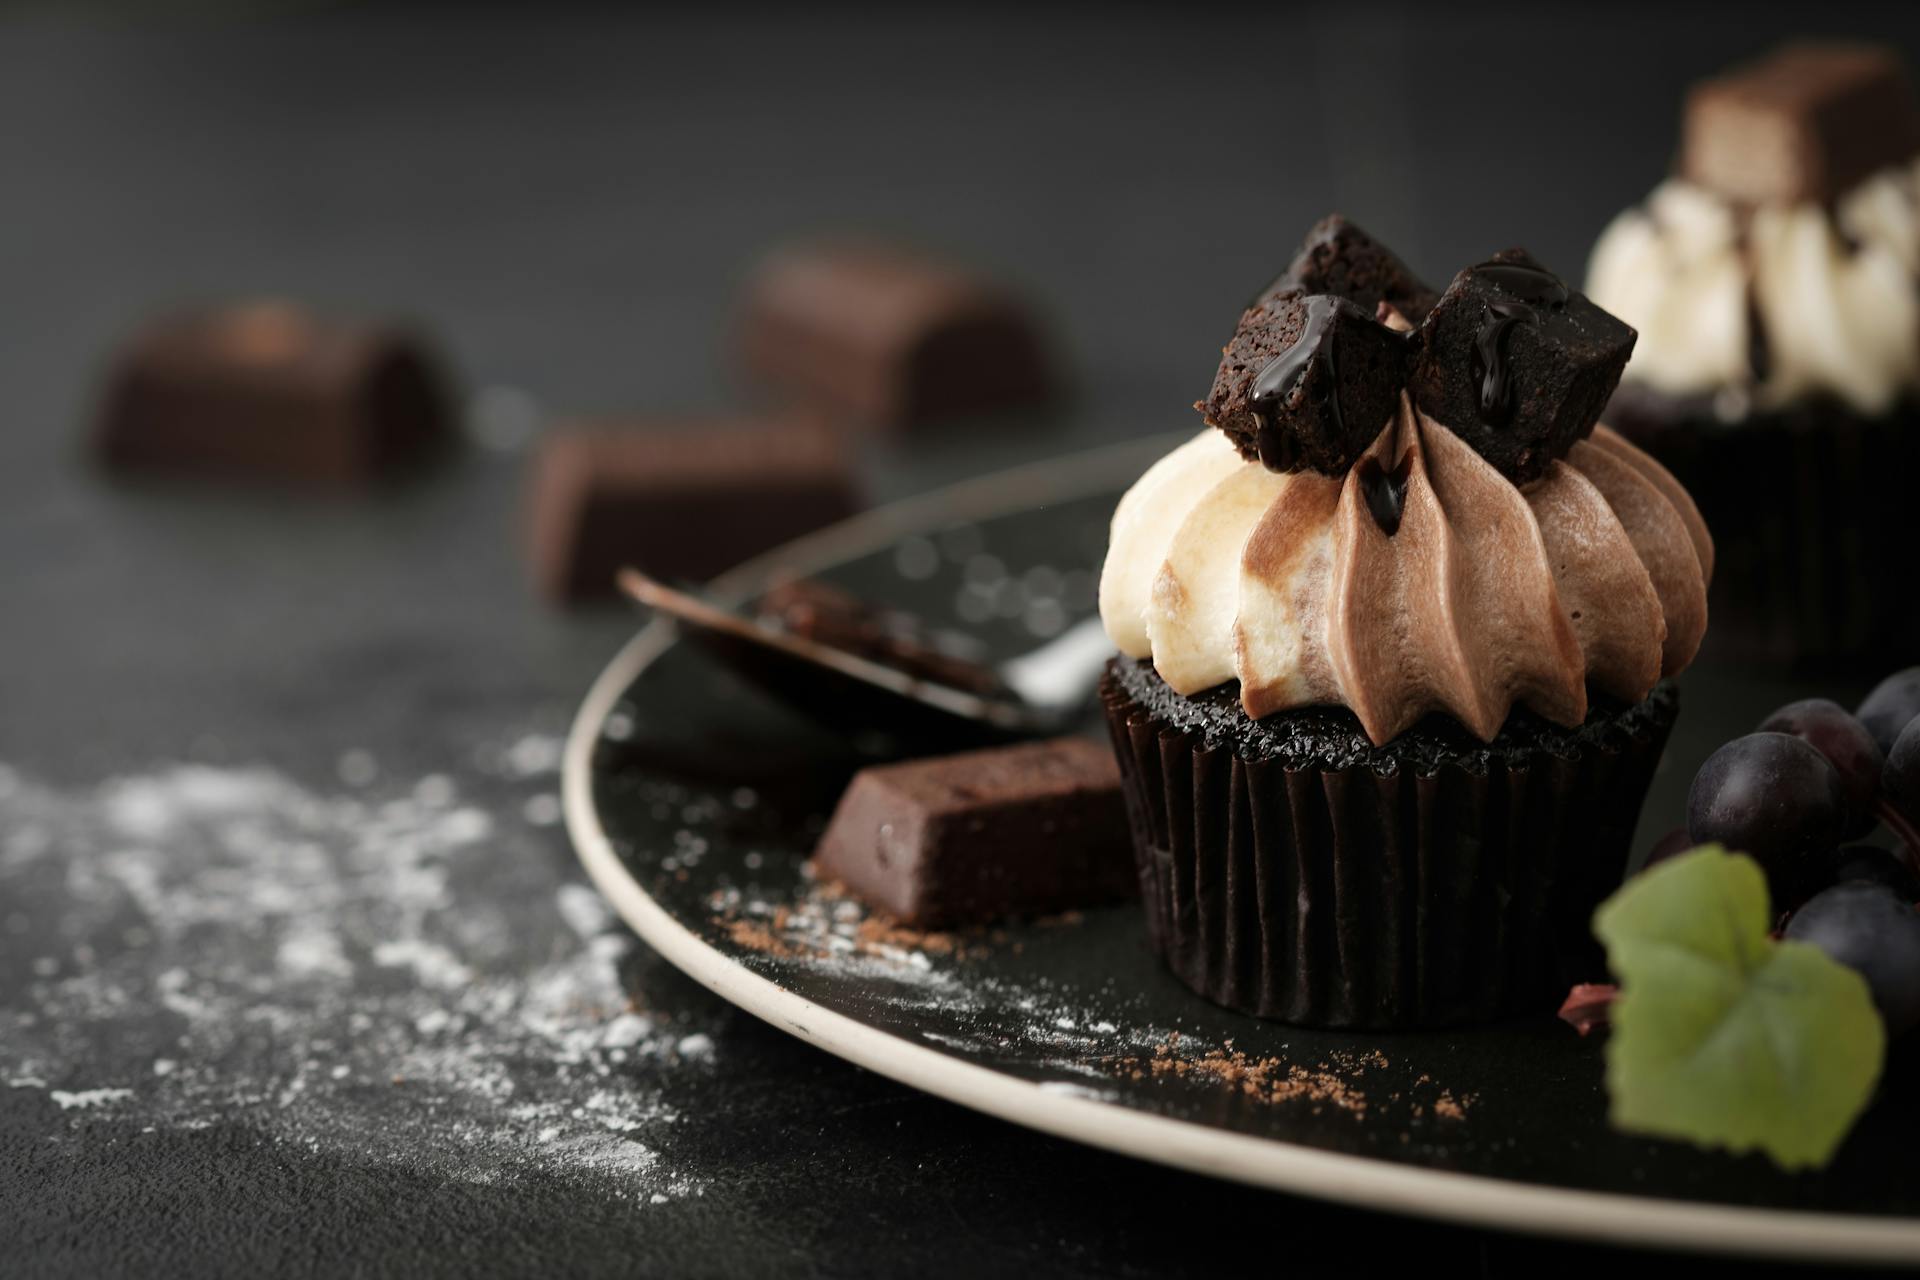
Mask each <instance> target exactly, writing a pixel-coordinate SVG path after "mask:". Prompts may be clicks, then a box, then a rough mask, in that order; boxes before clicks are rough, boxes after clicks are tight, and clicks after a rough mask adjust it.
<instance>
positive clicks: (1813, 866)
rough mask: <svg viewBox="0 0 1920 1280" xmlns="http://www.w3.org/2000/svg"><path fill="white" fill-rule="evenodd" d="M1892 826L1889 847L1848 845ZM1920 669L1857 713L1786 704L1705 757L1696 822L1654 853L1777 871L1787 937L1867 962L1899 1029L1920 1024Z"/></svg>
mask: <svg viewBox="0 0 1920 1280" xmlns="http://www.w3.org/2000/svg"><path fill="white" fill-rule="evenodd" d="M1881 823H1884V824H1885V825H1886V827H1887V828H1888V830H1889V831H1891V832H1892V833H1893V835H1894V836H1895V837H1896V840H1897V843H1895V845H1894V846H1893V848H1892V849H1886V848H1882V847H1880V846H1877V845H1871V844H1859V843H1851V842H1856V841H1859V840H1860V839H1862V838H1863V837H1865V836H1867V835H1869V834H1870V833H1871V832H1872V831H1873V830H1874V829H1875V828H1876V827H1877V826H1878V825H1880V824H1881ZM1917 831H1920V667H1911V668H1909V669H1907V670H1905V671H1901V672H1898V673H1896V674H1894V675H1891V676H1889V677H1887V678H1886V679H1885V680H1883V681H1881V682H1880V684H1879V685H1878V686H1876V687H1875V688H1874V690H1873V692H1872V693H1869V694H1868V695H1867V697H1866V699H1865V701H1863V702H1862V703H1861V704H1860V705H1859V707H1858V708H1856V709H1855V710H1854V711H1852V712H1851V713H1850V712H1848V711H1847V710H1846V709H1845V708H1843V707H1841V706H1839V705H1838V704H1837V703H1834V702H1831V701H1829V700H1828V699H1825V698H1808V699H1806V700H1804V701H1801V702H1794V703H1790V704H1788V705H1787V706H1784V707H1781V708H1780V709H1779V710H1778V711H1775V712H1774V713H1773V714H1772V715H1770V716H1768V717H1767V718H1766V719H1765V720H1763V721H1762V722H1761V723H1760V726H1759V728H1758V729H1757V730H1756V731H1755V732H1753V733H1749V734H1747V735H1746V736H1744V737H1740V738H1735V739H1734V740H1733V741H1732V742H1729V743H1727V744H1726V745H1725V746H1723V747H1721V748H1720V749H1719V750H1718V751H1716V752H1714V753H1713V754H1712V755H1711V756H1709V757H1708V758H1707V762H1706V763H1705V764H1704V765H1702V766H1701V768H1700V772H1699V773H1698V774H1696V775H1694V779H1693V786H1692V787H1691V788H1690V789H1689V790H1688V792H1687V825H1686V827H1685V828H1683V829H1679V830H1675V831H1673V832H1670V833H1668V834H1667V835H1666V836H1664V837H1663V838H1662V839H1661V840H1660V842H1659V843H1658V844H1656V845H1655V846H1654V849H1653V852H1652V853H1651V854H1650V855H1649V857H1648V863H1649V864H1651V863H1653V862H1656V861H1659V860H1661V859H1664V858H1668V857H1672V856H1673V855H1674V854H1677V853H1679V852H1681V851H1683V850H1685V849H1689V848H1692V847H1693V846H1695V845H1700V844H1708V843H1716V844H1721V845H1724V846H1725V847H1726V848H1728V849H1731V850H1735V851H1737V852H1740V853H1745V854H1747V855H1749V856H1750V857H1752V858H1753V859H1754V860H1755V861H1756V862H1758V863H1759V864H1760V866H1761V868H1762V870H1764V871H1765V872H1766V875H1767V882H1768V886H1769V888H1770V889H1771V891H1772V894H1773V901H1774V904H1775V906H1776V907H1777V908H1779V909H1781V910H1782V911H1784V912H1786V913H1787V916H1786V923H1785V927H1784V929H1783V931H1782V932H1783V934H1784V936H1785V937H1788V938H1793V939H1797V940H1799V941H1802V942H1807V943H1811V944H1812V945H1814V946H1816V947H1819V948H1820V949H1821V950H1822V951H1825V952H1826V953H1827V954H1828V955H1830V956H1832V957H1833V958H1834V959H1836V960H1838V961H1840V962H1841V963H1842V964H1845V965H1848V966H1849V967H1851V968H1853V969H1855V970H1857V971H1858V972H1859V973H1860V974H1861V975H1862V976H1863V977H1865V978H1866V980H1867V985H1868V986H1869V987H1870V988H1872V991H1873V998H1874V1003H1875V1004H1876V1005H1878V1006H1879V1009H1880V1013H1881V1016H1882V1017H1884V1018H1885V1019H1886V1022H1887V1029H1888V1031H1889V1033H1890V1034H1894V1035H1898V1034H1900V1033H1901V1032H1903V1031H1906V1030H1907V1029H1909V1028H1911V1027H1913V1026H1916V1025H1920V908H1917V907H1916V904H1920V835H1917V834H1916V832H1917Z"/></svg>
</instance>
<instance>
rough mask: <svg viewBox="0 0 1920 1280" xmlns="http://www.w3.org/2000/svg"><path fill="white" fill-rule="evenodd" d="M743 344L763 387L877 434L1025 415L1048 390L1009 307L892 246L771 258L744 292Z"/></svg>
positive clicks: (1006, 298)
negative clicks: (876, 429) (880, 429)
mask: <svg viewBox="0 0 1920 1280" xmlns="http://www.w3.org/2000/svg"><path fill="white" fill-rule="evenodd" d="M740 341H741V352H742V358H743V360H744V362H745V364H746V366H747V369H748V370H749V372H751V373H752V374H753V375H754V376H755V377H757V378H758V379H760V380H761V381H763V382H765V383H767V384H769V385H770V386H772V387H775V388H777V389H779V390H781V391H783V392H785V393H786V394H788V395H790V396H791V397H793V398H794V399H795V400H796V401H797V402H799V403H801V404H803V405H809V406H812V407H815V408H817V409H819V410H821V411H822V412H827V413H831V414H834V415H837V416H842V417H846V418H848V419H851V420H854V421H857V422H861V423H864V424H867V425H873V426H889V427H909V426H915V425H919V424H922V423H927V422H933V421H937V420H939V419H943V418H955V417H965V416H970V415H979V414H987V413H993V412H999V411H1003V410H1013V409H1022V408H1032V407H1035V406H1038V405H1041V404H1043V403H1045V402H1046V401H1047V400H1048V399H1050V398H1051V395H1052V393H1053V390H1054V379H1053V374H1052V371H1051V369H1050V367H1049V362H1048V359H1047V354H1046V351H1045V348H1044V343H1043V340H1042V336H1041V333H1040V331H1039V328H1038V326H1037V324H1036V322H1035V321H1034V319H1033V318H1032V317H1031V316H1030V315H1029V314H1028V312H1027V311H1026V309H1025V308H1024V307H1023V306H1022V305H1021V303H1020V302H1019V301H1018V300H1017V299H1016V298H1014V297H1013V296H1012V295H1011V294H1010V293H1008V292H1006V291H1005V290H1004V289H1002V288H1000V287H998V286H997V285H994V284H992V283H991V282H989V281H987V280H985V279H983V278H981V277H979V276H977V275H975V274H972V273H970V272H967V271H963V270H961V269H959V268H957V267H953V266H951V265H948V264H946V263H943V262H940V261H937V260H935V259H933V258H930V257H927V256H925V255H922V254H919V253H916V252H914V251H912V250H909V249H906V248H902V247H899V246H891V245H879V244H822V245H812V246H801V247H794V248H790V249H787V250H784V251H781V252H779V253H776V254H774V255H773V256H771V257H770V258H768V259H767V261H766V262H765V263H763V264H762V265H761V267H760V268H759V270H758V271H757V272H756V273H755V275H754V277H753V279H752V281H751V283H750V284H749V287H748V290H747V295H746V303H745V308H744V314H743V316H742V320H741V337H740Z"/></svg>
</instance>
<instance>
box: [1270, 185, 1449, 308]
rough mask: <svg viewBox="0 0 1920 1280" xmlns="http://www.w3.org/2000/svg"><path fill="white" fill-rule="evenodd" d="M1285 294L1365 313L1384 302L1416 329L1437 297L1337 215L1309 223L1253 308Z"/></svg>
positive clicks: (1403, 265) (1382, 248)
mask: <svg viewBox="0 0 1920 1280" xmlns="http://www.w3.org/2000/svg"><path fill="white" fill-rule="evenodd" d="M1288 293H1304V294H1314V293H1330V294H1333V295H1334V296H1335V297H1338V298H1345V299H1346V300H1347V301H1348V302H1351V303H1353V304H1355V305H1356V306H1358V307H1359V308H1360V309H1361V310H1362V311H1364V312H1366V313H1367V314H1368V315H1374V314H1376V313H1377V312H1378V310H1379V306H1380V304H1381V303H1383V302H1384V303H1386V304H1387V305H1388V306H1390V307H1392V308H1393V309H1394V310H1395V311H1398V312H1399V313H1400V314H1401V315H1403V316H1405V317H1406V318H1407V319H1408V320H1410V321H1411V322H1413V323H1414V324H1416V325H1417V324H1419V323H1420V321H1421V320H1423V319H1424V318H1425V317H1426V314H1427V312H1428V311H1429V310H1430V309H1431V308H1432V307H1433V304H1434V303H1435V302H1436V301H1437V300H1438V299H1439V296H1440V295H1439V294H1437V293H1435V292H1434V291H1433V289H1432V288H1431V287H1429V286H1428V285H1427V284H1426V283H1425V282H1424V281H1422V280H1421V279H1420V278H1419V277H1418V276H1416V275H1414V274H1413V272H1412V271H1410V270H1408V269H1407V264H1406V263H1404V262H1402V261H1400V259H1399V258H1398V257H1396V256H1394V253H1393V251H1392V250H1391V249H1388V248H1387V247H1386V246H1385V245H1383V244H1381V243H1380V242H1379V241H1378V240H1375V239H1374V238H1373V237H1372V236H1370V235H1368V234H1367V233H1366V232H1365V231H1362V230H1361V229H1360V228H1359V227H1357V226H1355V225H1354V224H1353V223H1351V222H1349V221H1347V220H1346V219H1345V218H1344V217H1342V216H1341V215H1339V214H1337V213H1334V214H1329V215H1327V216H1326V217H1324V218H1322V219H1320V221H1318V222H1316V223H1314V224H1313V229H1312V230H1310V231H1308V232H1307V238H1306V240H1305V241H1303V242H1302V243H1301V245H1300V252H1299V253H1298V254H1296V255H1295V256H1294V259H1293V262H1292V264H1291V265H1289V266H1288V267H1287V269H1286V270H1285V271H1284V272H1282V273H1281V275H1280V278H1279V279H1278V280H1275V281H1274V282H1273V283H1272V284H1270V285H1268V286H1267V288H1266V290H1265V292H1263V293H1262V294H1261V295H1260V296H1259V297H1258V298H1257V299H1255V305H1256V306H1257V305H1258V304H1259V303H1262V302H1268V301H1271V300H1272V299H1274V298H1277V297H1279V296H1281V295H1282V294H1288Z"/></svg>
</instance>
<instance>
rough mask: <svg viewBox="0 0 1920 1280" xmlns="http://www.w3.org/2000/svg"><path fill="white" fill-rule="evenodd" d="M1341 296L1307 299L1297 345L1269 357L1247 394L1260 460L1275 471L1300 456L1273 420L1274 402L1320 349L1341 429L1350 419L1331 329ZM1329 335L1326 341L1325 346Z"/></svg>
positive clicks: (1286, 468)
mask: <svg viewBox="0 0 1920 1280" xmlns="http://www.w3.org/2000/svg"><path fill="white" fill-rule="evenodd" d="M1337 301H1338V300H1337V299H1336V298H1334V297H1333V296H1332V295H1330V294H1315V295H1313V296H1312V297H1310V298H1308V299H1307V318H1306V322H1305V323H1304V324H1302V325H1301V326H1300V336H1299V337H1297V338H1295V339H1294V340H1293V345H1292V346H1290V347H1288V348H1287V349H1286V350H1285V351H1282V352H1281V353H1280V354H1279V355H1277V356H1275V357H1274V358H1273V359H1271V360H1269V361H1267V365H1266V367H1265V368H1264V369H1262V370H1260V376H1259V377H1257V378H1255V379H1254V380H1253V391H1252V393H1251V394H1250V395H1249V396H1248V397H1247V408H1248V410H1249V411H1250V412H1251V413H1252V414H1253V420H1254V423H1255V424H1256V425H1257V427H1258V431H1257V432H1256V434H1255V437H1254V441H1255V446H1256V447H1257V448H1258V449H1259V450H1260V461H1261V462H1262V463H1264V464H1265V465H1266V466H1267V467H1268V468H1270V469H1272V470H1275V471H1291V470H1293V469H1294V467H1295V465H1296V464H1297V463H1298V461H1299V459H1298V457H1297V456H1296V454H1295V450H1294V444H1293V440H1292V438H1291V436H1290V435H1289V434H1288V433H1286V432H1283V431H1281V430H1280V429H1279V428H1278V426H1277V425H1276V424H1275V422H1274V420H1273V406H1274V405H1276V404H1277V403H1279V402H1280V401H1282V400H1284V399H1286V398H1287V396H1288V395H1289V394H1291V393H1292V391H1293V387H1294V384H1295V383H1297V382H1299V381H1300V379H1301V378H1302V377H1303V376H1305V374H1306V371H1307V364H1308V362H1309V361H1310V360H1312V359H1313V355H1314V353H1315V352H1316V351H1320V352H1321V353H1322V354H1323V355H1325V357H1326V361H1327V377H1326V382H1325V384H1324V387H1325V394H1326V395H1328V396H1330V397H1332V400H1333V404H1332V409H1333V421H1334V425H1335V426H1336V427H1337V428H1339V429H1340V430H1342V431H1344V430H1345V429H1346V423H1345V422H1344V421H1343V420H1342V418H1341V416H1340V386H1339V382H1340V378H1339V366H1338V365H1337V364H1335V363H1334V362H1335V360H1336V358H1337V356H1336V353H1335V351H1334V346H1335V343H1334V341H1333V335H1331V334H1329V333H1328V332H1327V330H1328V327H1329V326H1330V325H1331V324H1332V323H1333V311H1334V306H1335V303H1336V302H1337ZM1323 335H1325V337H1326V344H1325V347H1324V349H1323V348H1322V346H1321V338H1322V336H1323Z"/></svg>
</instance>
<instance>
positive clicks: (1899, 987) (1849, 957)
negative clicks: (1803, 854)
mask: <svg viewBox="0 0 1920 1280" xmlns="http://www.w3.org/2000/svg"><path fill="white" fill-rule="evenodd" d="M1786 936H1787V937H1789V938H1792V939H1793V940H1795V941H1797V942H1807V943H1811V944H1813V945H1814V946H1816V947H1818V948H1820V949H1821V950H1822V951H1824V952H1826V953H1827V954H1828V955H1830V956H1832V957H1833V958H1834V959H1835V960H1838V961H1839V962H1840V963H1841V964H1844V965H1846V966H1847V967H1848V968H1849V969H1853V970H1855V971H1856V972H1858V973H1859V974H1860V976H1861V977H1863V978H1865V979H1866V980H1867V986H1868V987H1869V988H1871V989H1872V991H1873V1003H1874V1004H1875V1005H1877V1006H1879V1009H1880V1016H1881V1017H1882V1018H1884V1019H1885V1020H1886V1023H1887V1034H1888V1035H1889V1036H1897V1035H1899V1034H1900V1033H1901V1032H1903V1031H1906V1030H1907V1029H1908V1028H1910V1027H1912V1026H1913V1025H1914V1024H1915V1023H1916V1022H1920V912H1916V911H1914V909H1913V907H1912V905H1911V904H1909V903H1907V902H1906V901H1904V900H1903V899H1902V898H1901V897H1900V895H1899V894H1897V893H1895V892H1894V891H1893V890H1892V889H1889V888H1887V887H1886V886H1885V885H1881V884H1863V883H1859V882H1855V883H1852V884H1837V885H1835V886H1833V888H1831V889H1828V890H1826V891H1825V892H1823V893H1819V894H1815V895H1814V896H1813V897H1811V898H1809V899H1807V902H1806V905H1805V906H1803V907H1801V908H1800V909H1799V910H1798V911H1796V912H1794V913H1793V918H1792V919H1791V920H1789V921H1787V929H1786Z"/></svg>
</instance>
